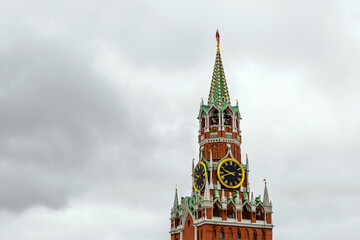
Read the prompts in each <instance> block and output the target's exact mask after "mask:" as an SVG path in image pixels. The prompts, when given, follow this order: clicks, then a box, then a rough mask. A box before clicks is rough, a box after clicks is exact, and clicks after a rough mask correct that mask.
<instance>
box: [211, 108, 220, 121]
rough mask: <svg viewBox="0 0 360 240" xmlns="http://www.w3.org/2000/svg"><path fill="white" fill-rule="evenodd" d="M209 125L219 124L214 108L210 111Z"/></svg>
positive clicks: (217, 114)
mask: <svg viewBox="0 0 360 240" xmlns="http://www.w3.org/2000/svg"><path fill="white" fill-rule="evenodd" d="M210 125H219V111H218V110H216V109H213V110H211V111H210Z"/></svg>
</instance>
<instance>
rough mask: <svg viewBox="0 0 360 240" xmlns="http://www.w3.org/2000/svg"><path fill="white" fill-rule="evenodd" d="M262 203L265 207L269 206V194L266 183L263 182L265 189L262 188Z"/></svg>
mask: <svg viewBox="0 0 360 240" xmlns="http://www.w3.org/2000/svg"><path fill="white" fill-rule="evenodd" d="M263 203H264V205H265V206H270V201H269V193H268V189H267V186H266V181H265V188H264V199H263Z"/></svg>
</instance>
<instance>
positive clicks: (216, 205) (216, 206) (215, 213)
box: [213, 202, 221, 217]
mask: <svg viewBox="0 0 360 240" xmlns="http://www.w3.org/2000/svg"><path fill="white" fill-rule="evenodd" d="M213 217H221V206H220V203H218V202H216V203H214V207H213Z"/></svg>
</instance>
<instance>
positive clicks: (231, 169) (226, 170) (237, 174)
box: [217, 158, 245, 189]
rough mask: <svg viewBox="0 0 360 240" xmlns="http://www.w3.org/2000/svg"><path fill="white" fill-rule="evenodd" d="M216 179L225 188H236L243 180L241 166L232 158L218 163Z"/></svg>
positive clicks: (243, 175)
mask: <svg viewBox="0 0 360 240" xmlns="http://www.w3.org/2000/svg"><path fill="white" fill-rule="evenodd" d="M217 175H218V179H219V180H220V182H221V184H222V185H224V186H225V187H227V188H233V189H234V188H238V187H240V185H241V184H242V183H243V181H244V179H245V174H244V169H243V167H242V166H241V164H240V163H239V162H238V161H236V160H235V159H232V158H227V159H224V160H223V161H221V162H220V164H219V166H218V170H217Z"/></svg>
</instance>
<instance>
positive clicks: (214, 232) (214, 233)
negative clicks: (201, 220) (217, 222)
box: [213, 226, 216, 238]
mask: <svg viewBox="0 0 360 240" xmlns="http://www.w3.org/2000/svg"><path fill="white" fill-rule="evenodd" d="M213 238H216V226H214V228H213Z"/></svg>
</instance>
